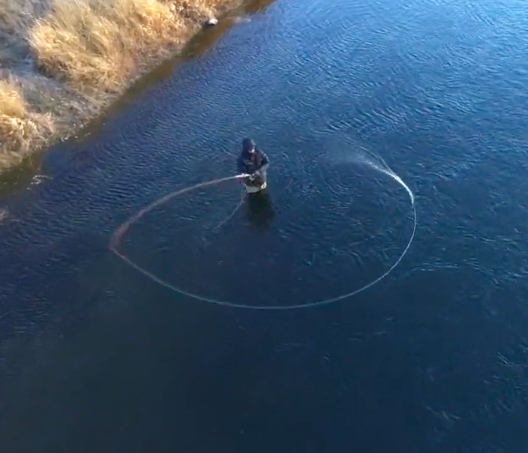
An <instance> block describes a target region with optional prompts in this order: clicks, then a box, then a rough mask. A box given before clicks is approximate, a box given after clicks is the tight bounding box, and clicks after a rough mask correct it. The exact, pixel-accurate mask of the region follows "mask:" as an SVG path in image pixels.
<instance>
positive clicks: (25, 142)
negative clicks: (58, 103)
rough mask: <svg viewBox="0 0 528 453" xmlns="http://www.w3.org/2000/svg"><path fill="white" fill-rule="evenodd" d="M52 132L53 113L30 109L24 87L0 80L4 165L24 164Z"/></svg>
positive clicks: (0, 154)
mask: <svg viewBox="0 0 528 453" xmlns="http://www.w3.org/2000/svg"><path fill="white" fill-rule="evenodd" d="M52 131H53V120H52V118H51V115H49V114H45V113H37V112H33V111H31V110H30V109H28V106H27V104H26V101H25V99H24V97H23V95H22V91H21V87H20V86H19V85H18V84H17V83H16V82H14V81H13V80H0V168H2V167H8V166H10V165H13V164H16V163H20V162H21V161H22V160H23V159H24V157H26V156H27V155H28V154H30V152H31V149H32V147H33V146H35V145H37V146H38V144H42V143H43V142H44V141H45V137H46V136H47V135H49V133H50V132H52Z"/></svg>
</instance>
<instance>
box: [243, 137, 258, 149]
mask: <svg viewBox="0 0 528 453" xmlns="http://www.w3.org/2000/svg"><path fill="white" fill-rule="evenodd" d="M256 146H257V145H256V144H255V142H254V141H253V140H252V139H250V138H245V139H244V140H242V149H243V150H244V151H249V150H250V149H255V147H256Z"/></svg>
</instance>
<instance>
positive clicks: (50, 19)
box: [29, 0, 212, 93]
mask: <svg viewBox="0 0 528 453" xmlns="http://www.w3.org/2000/svg"><path fill="white" fill-rule="evenodd" d="M178 3H179V4H178V5H176V4H172V3H168V2H164V1H161V0H55V1H54V3H53V10H52V12H51V14H49V15H48V16H47V17H45V18H43V19H41V20H39V21H38V22H37V23H36V25H35V26H34V27H33V29H32V30H31V33H30V37H29V42H30V46H31V48H32V50H33V52H34V54H35V57H36V59H37V62H38V64H39V67H40V68H41V69H42V70H43V71H44V72H45V73H46V74H48V75H50V76H51V77H55V78H58V79H59V80H64V81H65V82H67V83H68V84H69V85H70V86H72V87H73V88H74V89H76V90H79V91H81V92H85V91H94V90H95V91H102V92H108V93H112V92H119V91H121V89H122V88H123V86H124V85H126V84H127V81H129V80H130V79H131V77H133V76H134V75H136V74H138V73H139V72H140V71H141V69H142V67H145V66H147V65H149V63H152V61H153V60H157V59H159V58H161V57H166V56H167V55H168V54H169V53H170V52H171V51H174V50H175V48H177V47H179V46H181V45H182V44H183V43H184V42H185V40H186V39H187V38H188V36H189V33H190V31H194V30H190V29H193V28H194V27H192V21H190V20H189V19H188V17H193V16H195V17H196V15H197V13H198V15H204V16H205V15H206V14H211V13H212V11H211V10H208V9H206V8H204V2H193V1H187V2H178ZM189 13H192V14H189Z"/></svg>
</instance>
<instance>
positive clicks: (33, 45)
mask: <svg viewBox="0 0 528 453" xmlns="http://www.w3.org/2000/svg"><path fill="white" fill-rule="evenodd" d="M35 1H37V0H0V44H2V43H6V47H5V48H6V49H8V51H4V52H3V53H0V172H1V171H5V170H7V169H12V168H13V167H16V166H17V165H19V164H20V163H21V162H23V161H24V160H26V159H28V158H31V156H32V155H35V153H37V152H39V151H41V150H42V149H44V148H46V147H48V146H50V145H52V144H53V143H55V142H57V141H59V140H61V139H65V138H68V137H70V136H72V135H74V134H76V133H77V132H78V131H79V130H80V129H81V128H82V127H83V126H85V125H86V124H87V123H88V122H90V121H91V120H93V119H94V118H97V117H98V116H100V115H101V114H102V113H104V112H105V111H106V110H107V109H108V107H109V106H111V105H112V104H113V103H114V102H115V101H117V100H118V99H120V97H121V96H122V95H123V93H124V92H125V91H126V90H127V89H128V88H130V87H131V86H132V85H133V84H134V82H136V81H137V80H138V79H139V78H140V77H142V76H143V75H145V74H146V73H147V72H149V71H151V70H152V69H153V68H154V67H156V66H158V65H159V64H161V63H162V62H163V61H164V60H166V59H167V58H169V57H170V56H172V55H174V54H176V53H178V52H179V51H181V50H182V49H183V47H184V46H185V45H186V44H187V42H188V41H189V40H190V39H191V38H192V37H193V36H194V35H195V34H196V32H198V31H199V30H200V29H201V28H202V27H203V26H204V23H205V22H206V21H207V20H208V19H209V18H211V17H216V16H219V15H221V14H223V13H224V12H226V11H228V10H229V9H231V8H234V7H236V6H238V5H239V4H240V3H241V1H240V0H172V1H170V0H50V1H49V3H38V4H37V3H35ZM28 11H30V14H29V15H28ZM6 63H7V64H6Z"/></svg>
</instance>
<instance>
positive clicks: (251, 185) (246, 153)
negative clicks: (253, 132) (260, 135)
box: [237, 138, 269, 192]
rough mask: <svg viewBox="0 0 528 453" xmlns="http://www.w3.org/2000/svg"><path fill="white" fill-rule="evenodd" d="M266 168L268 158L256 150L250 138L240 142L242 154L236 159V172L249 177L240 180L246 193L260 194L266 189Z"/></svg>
mask: <svg viewBox="0 0 528 453" xmlns="http://www.w3.org/2000/svg"><path fill="white" fill-rule="evenodd" d="M268 167H269V159H268V156H266V154H265V153H263V152H262V151H260V150H259V149H257V145H256V144H255V142H254V141H253V140H252V139H250V138H245V139H244V140H242V152H241V153H240V156H239V157H238V159H237V170H238V172H239V173H247V174H249V175H251V176H249V177H247V178H244V179H243V180H242V182H243V183H244V185H245V186H246V190H247V191H248V192H260V191H261V190H264V189H265V188H266V187H267V174H266V172H267V170H268Z"/></svg>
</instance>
